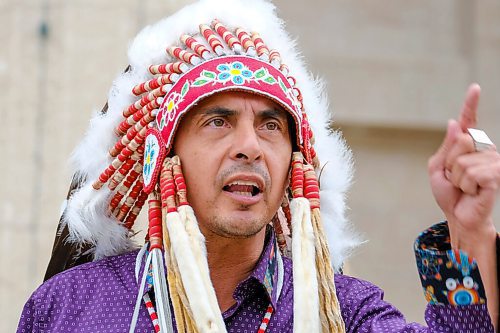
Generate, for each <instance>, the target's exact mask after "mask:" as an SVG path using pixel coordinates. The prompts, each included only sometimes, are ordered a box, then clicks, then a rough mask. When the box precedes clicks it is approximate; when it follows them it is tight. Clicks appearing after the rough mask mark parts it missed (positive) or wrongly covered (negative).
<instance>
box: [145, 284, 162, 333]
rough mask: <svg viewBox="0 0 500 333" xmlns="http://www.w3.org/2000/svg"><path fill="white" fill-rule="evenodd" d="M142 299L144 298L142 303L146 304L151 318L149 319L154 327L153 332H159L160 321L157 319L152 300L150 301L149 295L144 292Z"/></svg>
mask: <svg viewBox="0 0 500 333" xmlns="http://www.w3.org/2000/svg"><path fill="white" fill-rule="evenodd" d="M142 299H143V300H144V304H146V309H148V313H149V317H150V318H151V321H152V322H153V326H154V328H155V332H156V333H159V332H160V322H159V321H158V316H157V315H156V310H155V307H154V305H153V302H151V297H149V294H148V293H146V294H144V296H142Z"/></svg>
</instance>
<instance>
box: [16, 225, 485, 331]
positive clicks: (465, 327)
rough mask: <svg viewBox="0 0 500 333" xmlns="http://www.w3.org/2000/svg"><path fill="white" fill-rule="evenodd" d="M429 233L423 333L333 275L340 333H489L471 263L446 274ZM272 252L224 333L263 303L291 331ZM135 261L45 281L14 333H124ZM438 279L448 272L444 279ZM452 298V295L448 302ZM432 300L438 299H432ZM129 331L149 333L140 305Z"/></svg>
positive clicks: (446, 258)
mask: <svg viewBox="0 0 500 333" xmlns="http://www.w3.org/2000/svg"><path fill="white" fill-rule="evenodd" d="M438 226H439V225H438ZM441 226H442V225H441ZM442 231H443V230H438V231H437V232H442ZM445 231H447V230H445ZM429 234H432V235H434V234H436V230H435V229H429V230H428V231H426V232H424V233H423V234H422V235H421V236H420V237H419V240H418V241H417V243H416V244H417V245H418V244H420V245H421V244H423V245H424V246H422V248H417V249H416V250H417V266H418V268H419V271H420V275H421V278H422V281H423V282H424V291H425V294H426V297H427V299H428V301H429V302H430V303H429V305H428V307H427V310H426V312H425V319H426V322H427V324H428V327H424V326H421V325H420V324H417V323H407V322H406V321H405V318H404V317H403V315H402V314H401V313H400V312H399V311H398V310H397V309H396V308H395V307H394V306H392V305H391V304H389V303H387V302H385V301H384V300H383V291H382V290H381V289H379V288H378V287H376V286H374V285H373V284H371V283H369V282H366V281H363V280H360V279H356V278H353V277H349V276H346V275H336V276H335V284H336V287H337V296H338V299H339V302H340V306H341V311H342V316H343V318H344V321H345V325H346V331H347V332H493V326H492V324H491V320H490V317H489V315H488V311H487V308H486V304H485V298H484V297H485V296H484V290H483V288H482V283H481V281H480V276H479V274H478V271H477V266H474V261H471V260H468V259H467V258H464V257H460V258H459V259H458V261H459V265H458V266H457V267H458V268H457V270H456V271H453V267H454V264H453V263H454V262H453V258H455V257H453V258H452V259H450V253H448V252H440V251H439V249H437V248H436V249H434V250H435V251H434V252H433V253H434V254H433V255H434V257H432V258H431V255H430V254H429V253H426V255H423V254H422V251H425V252H427V251H428V247H429ZM438 238H439V237H438ZM422 239H424V241H422ZM275 248H276V247H275V241H274V236H271V237H270V239H269V241H268V242H267V243H266V246H265V248H264V251H263V253H262V255H261V257H260V259H259V261H258V263H257V265H256V267H255V269H254V271H253V272H252V274H251V275H250V276H249V277H248V278H247V279H245V280H244V281H242V282H241V283H240V284H239V285H238V286H237V288H236V290H235V291H234V294H233V296H234V299H235V300H236V304H235V305H234V306H232V307H231V308H230V309H228V310H227V311H225V312H224V313H223V317H224V321H225V322H226V326H227V328H228V332H241V333H246V332H248V333H255V332H257V330H258V328H259V325H260V324H261V322H262V319H263V316H264V314H265V312H266V309H267V307H268V305H269V304H270V303H271V304H272V306H273V307H274V309H275V312H274V314H273V316H272V317H271V321H270V322H269V326H268V329H267V332H292V329H293V280H292V262H291V260H289V259H288V258H283V263H284V282H283V287H282V291H281V295H280V297H279V298H277V295H276V294H277V293H276V289H277V288H274V286H275V283H276V280H277V274H278V272H277V271H278V270H277V269H276V257H275V256H274V249H275ZM136 256H137V251H136V252H131V253H127V254H124V255H120V256H115V257H109V258H105V259H103V260H100V261H97V262H93V263H88V264H83V265H80V266H77V267H74V268H72V269H69V270H67V271H65V272H62V273H60V274H58V275H56V276H54V277H53V278H51V279H50V280H48V281H46V282H45V283H44V284H43V285H42V286H40V287H39V288H38V289H37V290H36V291H35V292H34V293H33V295H32V296H31V298H30V299H29V300H28V302H27V303H26V305H25V307H24V310H23V313H22V315H21V320H20V323H19V327H18V330H17V332H18V333H20V332H128V330H129V326H130V321H131V318H132V313H133V310H134V305H135V301H136V295H137V290H138V285H137V282H136V279H135V273H134V269H135V259H136ZM464 259H465V260H466V261H467V260H468V262H469V265H468V266H467V269H468V271H464V267H463V266H466V265H464V262H463V260H464ZM460 260H462V261H460ZM450 263H451V264H450ZM455 263H457V258H455ZM460 264H461V265H460ZM444 267H446V269H447V270H446V271H445V269H444ZM450 272H451V273H450ZM457 272H458V273H457ZM444 274H451V275H450V276H451V278H449V277H448V275H444ZM457 274H458V275H457ZM459 276H460V277H459ZM471 276H472V277H471ZM450 279H452V280H455V284H453V283H452V282H451V280H450ZM460 279H461V280H460ZM471 279H472V280H473V281H472V285H471V281H470V280H471ZM463 281H465V282H463ZM431 282H432V283H431ZM464 285H465V287H470V288H465V287H464ZM429 286H430V287H432V288H433V289H432V293H429V291H430V289H429ZM453 287H454V288H453ZM460 288H462V289H464V288H465V289H469V294H471V295H472V296H474V295H475V296H477V299H476V298H474V297H468V296H470V295H469V294H467V292H466V293H463V290H462V289H460ZM452 292H454V293H452ZM459 292H462V293H461V294H460V293H459ZM451 294H453V295H455V296H456V297H455V301H452V300H453V299H454V298H453V297H451V298H450V295H451ZM433 295H439V297H438V298H439V299H438V298H436V297H434V298H433V297H432V296H433ZM442 295H445V296H446V297H444V302H445V303H443V302H439V300H440V299H443V298H442V297H441V296H442ZM446 300H450V302H451V303H453V302H455V303H458V304H455V303H454V304H450V302H448V303H446ZM460 302H462V303H460ZM136 332H154V328H153V325H152V322H151V319H150V317H149V314H148V312H147V309H146V307H145V306H144V304H142V308H141V309H140V313H139V318H138V322H137V326H136Z"/></svg>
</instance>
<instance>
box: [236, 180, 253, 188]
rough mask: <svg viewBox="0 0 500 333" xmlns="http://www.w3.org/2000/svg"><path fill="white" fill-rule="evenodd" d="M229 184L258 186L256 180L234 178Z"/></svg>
mask: <svg viewBox="0 0 500 333" xmlns="http://www.w3.org/2000/svg"><path fill="white" fill-rule="evenodd" d="M229 185H250V186H255V187H257V188H259V185H257V183H256V182H252V181H247V180H236V181H234V182H232V183H231V184H229Z"/></svg>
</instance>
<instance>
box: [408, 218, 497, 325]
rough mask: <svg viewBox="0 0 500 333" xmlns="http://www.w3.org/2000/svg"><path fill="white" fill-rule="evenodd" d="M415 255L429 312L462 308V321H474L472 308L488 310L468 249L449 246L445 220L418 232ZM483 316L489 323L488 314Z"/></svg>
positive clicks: (482, 287)
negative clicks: (454, 248)
mask: <svg viewBox="0 0 500 333" xmlns="http://www.w3.org/2000/svg"><path fill="white" fill-rule="evenodd" d="M498 243H499V242H498V241H497V252H498ZM415 256H416V261H417V268H418V272H419V276H420V280H421V282H422V288H423V291H424V295H425V298H426V300H427V301H428V303H429V306H428V309H427V311H428V312H429V311H430V312H436V313H438V312H439V313H441V315H445V316H446V314H452V313H456V312H464V311H465V312H464V313H463V314H462V316H463V322H464V323H465V322H467V321H469V324H470V323H471V321H473V318H472V317H473V316H471V313H470V311H471V309H474V310H478V309H484V311H485V313H486V314H487V308H486V294H485V290H484V286H483V283H482V280H481V274H480V273H479V268H478V266H477V262H476V261H475V260H474V259H473V258H470V257H469V256H468V255H467V253H465V252H462V251H459V250H452V249H451V244H450V236H449V230H448V224H447V222H441V223H438V224H436V225H434V226H432V227H431V228H429V229H427V230H426V231H424V232H422V233H421V234H420V235H419V237H418V238H417V240H416V242H415ZM497 257H498V256H497ZM484 320H485V321H486V322H489V323H491V320H490V318H489V315H488V316H487V318H486V319H484ZM490 325H491V324H490ZM488 332H489V331H488ZM491 332H493V328H492V327H491Z"/></svg>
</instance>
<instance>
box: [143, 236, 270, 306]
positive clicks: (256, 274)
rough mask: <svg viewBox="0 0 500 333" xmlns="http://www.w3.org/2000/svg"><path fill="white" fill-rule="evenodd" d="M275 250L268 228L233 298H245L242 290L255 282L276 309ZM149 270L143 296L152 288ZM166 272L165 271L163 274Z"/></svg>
mask: <svg viewBox="0 0 500 333" xmlns="http://www.w3.org/2000/svg"><path fill="white" fill-rule="evenodd" d="M277 250H278V247H277V244H276V236H275V234H274V230H273V228H271V227H268V228H267V230H266V238H265V242H264V249H263V251H262V254H261V255H260V258H259V260H258V261H257V264H256V265H255V268H254V270H253V271H252V273H251V274H250V276H249V277H248V278H246V279H245V280H243V281H242V282H240V283H239V284H238V286H237V287H236V289H235V291H234V295H235V298H237V297H238V295H244V296H246V295H247V293H245V292H243V290H244V289H247V288H248V287H250V285H251V283H252V281H255V282H257V283H258V284H260V285H261V286H262V287H263V289H264V290H265V292H266V296H267V298H268V299H269V300H270V301H271V304H272V306H273V308H274V309H276V304H277V301H278V300H277V288H276V284H277V281H278V262H277V256H276V251H277ZM148 254H149V250H147V251H146V252H145V254H144V257H143V258H142V264H141V268H140V270H139V281H138V287H139V284H140V279H141V276H142V274H143V272H144V270H145V269H146V267H144V266H145V264H146V258H147V256H148ZM151 268H152V265H149V267H148V268H147V269H148V275H147V278H146V286H145V287H144V292H143V295H144V294H146V293H148V292H149V291H151V289H152V288H153V275H152V269H151ZM166 271H167V270H166V269H165V272H166ZM238 303H239V302H238Z"/></svg>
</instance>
